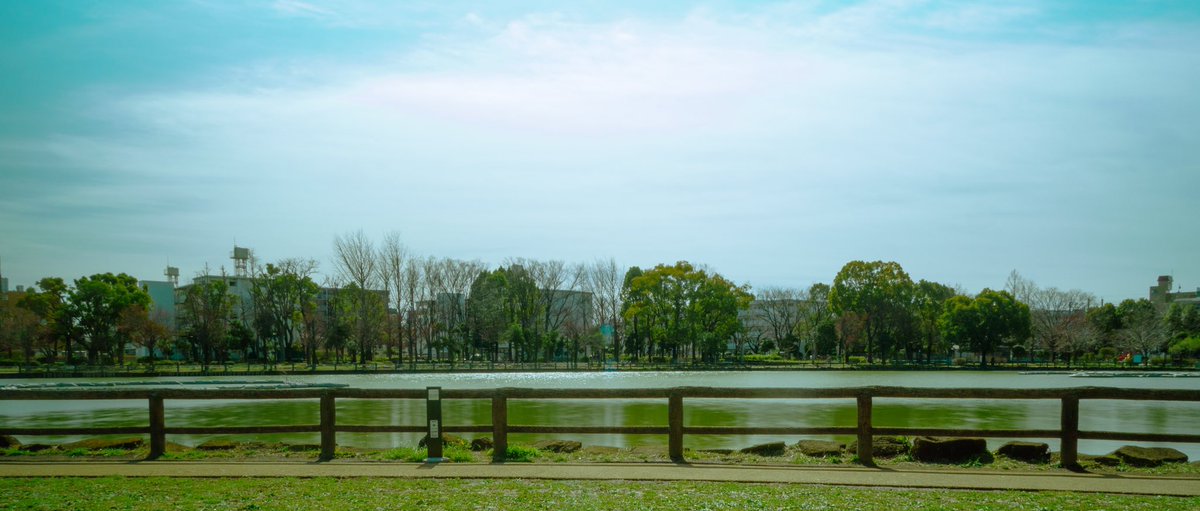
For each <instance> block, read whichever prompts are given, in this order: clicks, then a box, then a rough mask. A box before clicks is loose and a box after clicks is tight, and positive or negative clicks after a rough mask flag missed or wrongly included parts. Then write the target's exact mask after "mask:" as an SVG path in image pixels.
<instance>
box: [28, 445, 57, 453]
mask: <svg viewBox="0 0 1200 511" xmlns="http://www.w3.org/2000/svg"><path fill="white" fill-rule="evenodd" d="M55 447H57V446H54V445H49V444H22V445H21V450H22V451H26V452H42V451H49V450H50V449H54V448H55Z"/></svg>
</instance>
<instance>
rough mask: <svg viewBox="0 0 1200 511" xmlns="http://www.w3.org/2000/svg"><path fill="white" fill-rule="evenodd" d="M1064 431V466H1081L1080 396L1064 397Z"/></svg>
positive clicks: (1062, 440) (1062, 445) (1062, 419)
mask: <svg viewBox="0 0 1200 511" xmlns="http://www.w3.org/2000/svg"><path fill="white" fill-rule="evenodd" d="M1060 418H1061V422H1062V432H1061V440H1060V442H1061V444H1060V449H1059V450H1060V451H1062V466H1064V467H1067V468H1070V469H1075V468H1077V467H1079V398H1076V397H1064V398H1062V415H1061V417H1060Z"/></svg>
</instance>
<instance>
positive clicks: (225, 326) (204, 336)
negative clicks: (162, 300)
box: [179, 272, 236, 371]
mask: <svg viewBox="0 0 1200 511" xmlns="http://www.w3.org/2000/svg"><path fill="white" fill-rule="evenodd" d="M205 273H207V272H205ZM235 301H236V297H234V296H232V295H230V294H229V284H228V283H226V282H225V279H203V280H199V281H197V282H193V283H192V285H191V286H188V287H187V291H186V294H185V295H184V300H183V303H182V304H181V305H180V308H179V324H180V329H181V330H182V331H183V332H184V338H185V339H186V340H187V341H188V344H189V351H190V352H191V358H192V359H193V360H199V361H200V365H201V368H202V369H203V370H204V371H208V368H209V366H210V365H211V364H212V362H213V358H214V356H215V355H216V353H217V351H218V350H221V349H222V348H223V346H224V344H225V343H226V341H227V339H228V336H229V328H230V323H231V321H232V316H233V307H234V302H235Z"/></svg>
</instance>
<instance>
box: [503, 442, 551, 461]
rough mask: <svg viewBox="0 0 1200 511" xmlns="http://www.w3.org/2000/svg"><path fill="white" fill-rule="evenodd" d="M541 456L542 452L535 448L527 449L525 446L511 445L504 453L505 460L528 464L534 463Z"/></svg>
mask: <svg viewBox="0 0 1200 511" xmlns="http://www.w3.org/2000/svg"><path fill="white" fill-rule="evenodd" d="M541 455H542V451H539V450H537V449H535V448H533V447H525V446H523V445H510V446H508V449H506V450H505V451H504V460H505V461H516V462H523V463H528V462H531V461H533V459H534V458H537V457H538V456H541Z"/></svg>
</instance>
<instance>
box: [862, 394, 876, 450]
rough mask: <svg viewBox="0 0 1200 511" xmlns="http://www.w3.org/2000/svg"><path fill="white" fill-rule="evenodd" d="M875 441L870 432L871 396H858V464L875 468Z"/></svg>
mask: <svg viewBox="0 0 1200 511" xmlns="http://www.w3.org/2000/svg"><path fill="white" fill-rule="evenodd" d="M874 451H875V439H874V438H873V435H872V432H871V395H870V394H860V395H859V396H858V462H859V463H862V464H863V465H866V466H868V467H873V466H875V453H874Z"/></svg>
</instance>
